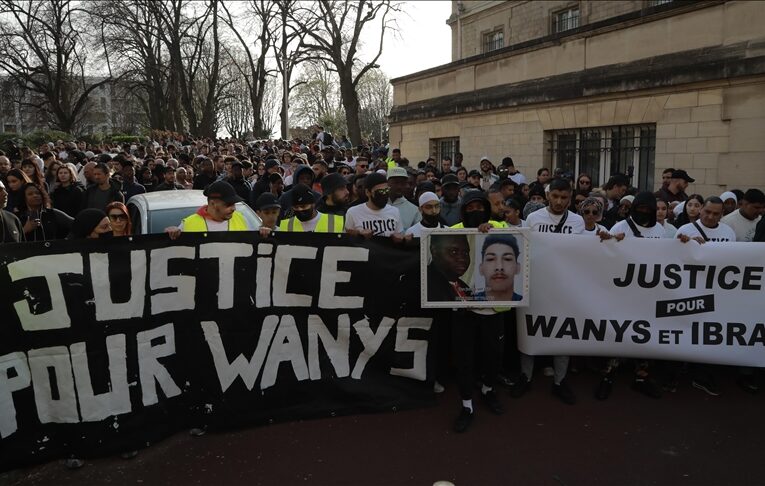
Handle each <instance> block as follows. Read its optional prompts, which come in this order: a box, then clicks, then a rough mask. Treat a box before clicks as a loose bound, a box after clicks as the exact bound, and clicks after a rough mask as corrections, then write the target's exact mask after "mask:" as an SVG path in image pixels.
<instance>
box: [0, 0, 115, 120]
mask: <svg viewBox="0 0 765 486" xmlns="http://www.w3.org/2000/svg"><path fill="white" fill-rule="evenodd" d="M84 16H85V12H84V11H82V10H79V9H77V8H75V5H74V4H73V2H71V1H70V0H48V1H45V2H37V1H33V0H29V1H23V0H0V18H2V20H0V69H2V70H3V71H5V72H7V73H8V74H9V75H10V76H11V78H12V79H13V80H14V81H15V82H16V83H17V84H18V85H19V87H20V88H22V89H23V90H26V91H28V92H29V93H31V94H33V95H34V96H30V97H28V100H25V103H26V104H28V105H30V106H32V107H34V108H36V109H38V110H40V111H41V112H43V113H46V114H47V116H48V122H49V123H50V124H51V125H53V126H55V127H56V128H58V129H60V130H62V131H64V132H76V131H77V129H78V121H79V120H80V119H81V118H82V116H83V115H84V114H85V112H86V111H87V108H88V96H89V95H90V93H91V92H93V90H95V89H97V88H98V87H100V86H102V85H105V84H107V83H110V82H111V81H112V79H111V77H110V76H107V77H102V78H96V79H94V78H92V77H86V72H87V71H88V70H89V64H88V58H87V55H86V53H87V45H86V41H85V40H84V39H83V37H82V36H81V35H80V32H82V31H84V30H85V29H84V24H83V23H82V20H83V17H84Z"/></svg>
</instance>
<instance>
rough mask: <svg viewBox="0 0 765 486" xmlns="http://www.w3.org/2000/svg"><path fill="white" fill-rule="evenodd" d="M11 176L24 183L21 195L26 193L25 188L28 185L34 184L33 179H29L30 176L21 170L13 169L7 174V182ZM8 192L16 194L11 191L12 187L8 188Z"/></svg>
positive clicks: (20, 190) (20, 191)
mask: <svg viewBox="0 0 765 486" xmlns="http://www.w3.org/2000/svg"><path fill="white" fill-rule="evenodd" d="M10 176H13V177H15V178H16V179H18V180H20V181H21V182H22V185H21V189H19V193H22V192H23V191H24V186H25V185H26V184H29V183H30V182H32V179H30V178H29V176H28V175H26V174H25V173H24V171H22V170H21V169H11V170H9V171H8V173H7V174H5V180H6V181H7V180H8V178H9V177H10ZM8 192H14V191H11V188H10V186H9V187H8Z"/></svg>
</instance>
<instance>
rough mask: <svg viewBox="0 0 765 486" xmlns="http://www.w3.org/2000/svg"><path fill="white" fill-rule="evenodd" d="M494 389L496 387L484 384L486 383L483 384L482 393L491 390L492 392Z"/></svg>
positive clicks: (484, 393)
mask: <svg viewBox="0 0 765 486" xmlns="http://www.w3.org/2000/svg"><path fill="white" fill-rule="evenodd" d="M493 389H494V388H492V387H490V386H486V385H484V384H481V395H486V394H487V393H489V392H490V391H492V390H493Z"/></svg>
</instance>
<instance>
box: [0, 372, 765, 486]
mask: <svg viewBox="0 0 765 486" xmlns="http://www.w3.org/2000/svg"><path fill="white" fill-rule="evenodd" d="M550 380H551V379H550V378H545V377H543V376H541V375H540V376H538V377H536V378H535V381H534V386H533V388H532V390H531V392H530V393H529V394H527V395H526V396H525V397H523V398H521V399H517V400H514V399H512V398H510V397H509V394H508V392H507V390H502V393H501V395H500V396H501V398H502V400H503V402H504V404H505V406H506V409H507V412H506V413H505V415H503V416H499V417H498V416H493V415H491V414H490V413H489V412H488V410H486V409H485V408H484V407H481V404H480V403H477V406H478V408H477V415H476V420H475V421H474V423H473V426H472V427H471V428H470V430H468V432H467V433H465V434H462V435H458V434H455V433H453V432H452V431H451V424H452V421H453V419H454V418H455V416H456V414H457V412H458V410H459V401H458V399H457V394H456V391H455V389H454V386H449V387H448V388H447V391H446V392H445V393H444V394H443V395H441V396H440V397H439V403H438V405H437V406H436V407H434V408H428V409H421V410H413V411H405V412H397V413H388V414H377V415H362V416H350V417H338V418H332V419H322V420H312V421H299V422H291V423H284V424H276V425H271V426H268V427H261V428H252V429H244V430H237V431H230V432H226V433H210V434H207V435H205V436H203V437H190V436H189V435H188V434H187V433H178V434H176V435H174V436H172V437H170V438H168V439H166V440H164V441H162V442H161V443H159V444H156V445H154V446H152V447H151V448H149V449H145V450H142V451H141V453H140V454H139V455H138V457H136V458H135V459H132V460H123V459H120V458H119V457H111V458H104V459H98V460H89V461H87V463H86V465H85V466H84V467H83V468H81V469H79V470H75V471H69V470H67V469H66V468H64V466H63V464H62V463H61V462H51V463H49V464H45V465H41V466H37V467H34V468H29V469H25V470H16V471H11V472H9V473H5V474H2V475H0V482H2V483H4V484H18V485H25V486H31V485H44V484H45V485H47V484H56V485H67V484H78V485H81V484H131V485H135V484H140V485H150V484H168V483H170V484H249V485H293V484H294V485H297V484H300V485H306V484H317V485H324V484H327V485H330V484H331V485H394V484H416V485H430V484H433V483H434V482H436V481H439V480H441V481H450V482H452V483H454V484H456V485H474V484H503V485H504V484H523V485H531V484H542V485H554V486H564V485H579V484H581V485H598V484H607V485H614V484H615V485H653V484H667V485H698V484H709V485H722V484H747V485H753V484H765V471H764V470H763V464H764V463H765V462H763V451H765V438H763V436H764V434H763V432H765V424H764V423H763V419H764V418H765V393H760V394H759V395H755V396H752V395H748V394H746V393H745V392H743V391H741V390H740V389H739V388H738V387H736V385H735V384H734V382H733V375H732V374H729V375H728V376H726V377H725V378H724V379H723V380H722V381H721V388H722V391H723V395H722V396H720V397H710V396H707V395H706V394H704V393H703V392H701V391H699V390H696V389H693V388H691V386H690V384H689V383H688V382H687V379H686V382H684V383H681V387H680V388H679V389H678V391H677V393H673V394H666V395H665V397H664V398H662V399H660V400H653V399H650V398H646V397H643V396H642V395H639V394H637V393H636V392H634V391H632V390H631V389H630V388H629V374H622V375H621V376H620V377H619V381H618V382H617V383H616V387H615V389H614V392H613V395H612V397H611V398H610V399H609V400H608V401H606V402H599V401H597V400H595V399H594V398H592V389H593V388H594V386H595V384H596V381H597V378H596V376H594V375H592V374H590V373H583V374H581V375H578V376H573V377H572V378H571V383H572V388H573V389H574V390H575V391H576V392H577V398H578V402H577V404H576V405H573V406H568V405H564V404H562V403H560V402H559V401H557V400H556V399H555V398H554V397H552V396H551V395H550V390H549V386H550V383H551V381H550Z"/></svg>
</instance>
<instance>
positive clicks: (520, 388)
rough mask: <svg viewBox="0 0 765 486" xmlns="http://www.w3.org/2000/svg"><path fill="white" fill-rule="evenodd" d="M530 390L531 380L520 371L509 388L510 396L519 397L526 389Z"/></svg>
mask: <svg viewBox="0 0 765 486" xmlns="http://www.w3.org/2000/svg"><path fill="white" fill-rule="evenodd" d="M529 390H531V382H530V381H529V379H528V377H527V376H526V375H524V374H523V373H521V376H519V377H518V380H517V381H516V382H515V385H513V386H512V387H511V388H510V396H511V397H513V398H521V397H522V396H523V395H524V394H525V393H526V392H527V391H529Z"/></svg>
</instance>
